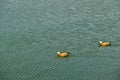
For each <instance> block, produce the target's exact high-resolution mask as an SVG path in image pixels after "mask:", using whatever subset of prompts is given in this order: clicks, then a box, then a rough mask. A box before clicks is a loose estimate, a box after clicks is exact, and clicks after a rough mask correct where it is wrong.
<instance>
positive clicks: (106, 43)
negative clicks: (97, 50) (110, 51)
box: [99, 41, 111, 47]
mask: <svg viewBox="0 0 120 80" xmlns="http://www.w3.org/2000/svg"><path fill="white" fill-rule="evenodd" d="M99 45H100V47H102V46H104V47H108V46H110V45H111V43H110V42H102V41H99Z"/></svg>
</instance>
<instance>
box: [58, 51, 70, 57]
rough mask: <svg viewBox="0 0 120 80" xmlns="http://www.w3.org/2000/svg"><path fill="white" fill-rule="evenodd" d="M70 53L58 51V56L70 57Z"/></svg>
mask: <svg viewBox="0 0 120 80" xmlns="http://www.w3.org/2000/svg"><path fill="white" fill-rule="evenodd" d="M69 54H70V53H69V52H57V56H58V57H68V56H69Z"/></svg>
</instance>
